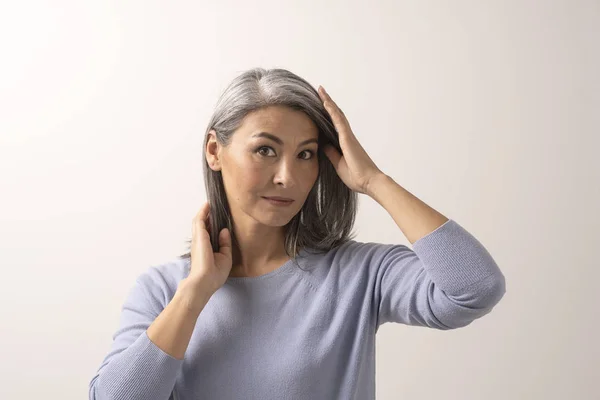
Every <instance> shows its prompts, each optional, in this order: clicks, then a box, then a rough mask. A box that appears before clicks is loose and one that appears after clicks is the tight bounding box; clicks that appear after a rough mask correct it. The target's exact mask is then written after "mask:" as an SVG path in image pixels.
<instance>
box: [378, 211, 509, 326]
mask: <svg viewBox="0 0 600 400" xmlns="http://www.w3.org/2000/svg"><path fill="white" fill-rule="evenodd" d="M370 246H371V250H372V252H370V254H369V260H370V262H372V263H374V265H376V267H377V268H376V273H377V276H376V283H375V288H374V296H375V301H376V304H378V313H377V327H379V326H380V325H382V324H384V323H386V322H396V323H402V324H407V325H416V326H427V327H431V328H436V329H442V330H447V329H455V328H460V327H464V326H466V325H469V324H470V323H471V322H473V321H474V320H475V319H477V318H480V317H482V316H484V315H486V314H488V313H489V312H490V311H491V310H492V308H493V307H494V306H495V305H496V304H497V303H498V302H499V301H500V299H501V298H502V297H503V296H504V294H505V292H506V284H505V278H504V275H503V274H502V272H501V271H500V269H499V268H498V265H497V264H496V262H495V261H494V259H493V258H492V256H491V255H490V254H489V252H488V251H487V250H486V249H485V248H484V246H483V245H482V244H481V243H480V242H479V241H478V240H477V239H476V238H475V237H473V236H472V235H471V234H470V233H469V232H468V231H466V230H465V229H464V228H463V227H462V226H460V225H459V224H458V223H457V222H456V221H454V220H449V221H447V222H446V223H444V224H443V225H442V226H440V227H439V228H437V229H436V230H435V231H433V232H431V233H430V234H428V235H427V236H425V237H423V238H421V239H420V240H418V241H417V242H415V243H414V244H413V249H414V250H411V249H409V248H408V247H407V246H404V245H382V244H373V243H371V244H370Z"/></svg>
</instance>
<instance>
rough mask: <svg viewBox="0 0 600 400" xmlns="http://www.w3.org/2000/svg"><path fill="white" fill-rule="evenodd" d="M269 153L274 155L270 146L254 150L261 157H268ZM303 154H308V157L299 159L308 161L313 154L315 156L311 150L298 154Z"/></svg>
mask: <svg viewBox="0 0 600 400" xmlns="http://www.w3.org/2000/svg"><path fill="white" fill-rule="evenodd" d="M265 150H266V151H265ZM269 151H272V152H273V153H275V151H274V150H273V148H272V147H270V146H260V147H259V148H257V149H256V152H257V153H258V154H260V155H261V156H265V157H269V156H270V155H271V154H269ZM303 153H308V154H309V156H308V157H306V156H304V157H302V156H300V158H301V159H303V160H310V159H311V158H312V157H313V156H314V154H315V153H314V151H312V150H304V151H303V152H302V153H300V154H303Z"/></svg>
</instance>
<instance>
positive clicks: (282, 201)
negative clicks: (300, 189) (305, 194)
mask: <svg viewBox="0 0 600 400" xmlns="http://www.w3.org/2000/svg"><path fill="white" fill-rule="evenodd" d="M263 199H265V200H267V201H268V202H270V203H271V204H275V205H288V204H292V203H293V202H294V200H293V199H289V198H287V197H277V196H274V197H263Z"/></svg>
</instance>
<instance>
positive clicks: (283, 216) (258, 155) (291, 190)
mask: <svg viewBox="0 0 600 400" xmlns="http://www.w3.org/2000/svg"><path fill="white" fill-rule="evenodd" d="M317 138H318V129H317V126H316V125H315V124H314V122H313V121H312V120H311V119H310V118H309V117H308V116H307V115H306V114H304V113H303V112H301V111H296V110H293V109H291V108H289V107H285V106H270V107H266V108H262V109H260V110H256V111H254V112H252V113H250V114H248V115H247V116H246V117H245V119H244V120H243V123H242V125H241V126H240V128H239V129H238V130H236V131H235V133H234V134H233V136H232V140H231V142H230V144H229V145H228V146H227V147H223V146H221V145H220V144H219V143H217V141H216V138H215V137H214V134H213V133H212V132H211V137H210V138H209V141H208V143H207V149H206V156H207V160H208V164H209V166H210V167H211V168H212V169H213V170H220V171H221V174H222V176H223V182H224V185H225V191H226V193H227V200H228V201H229V206H230V209H231V213H232V217H233V219H234V220H235V221H236V223H239V221H240V218H241V219H244V220H249V221H253V222H254V221H255V222H258V223H260V224H263V225H268V226H284V225H286V224H287V223H288V222H289V221H290V220H291V219H292V218H293V217H294V216H295V215H296V214H297V213H298V212H299V211H300V209H301V208H302V205H303V204H304V201H305V200H306V197H307V196H308V194H309V192H310V190H311V189H312V187H313V185H314V183H315V182H316V179H317V176H318V173H319V162H318V159H317V149H318V145H317ZM271 196H278V197H285V198H290V199H292V200H293V201H292V202H291V203H289V204H287V205H277V204H273V203H272V202H270V201H268V200H266V199H265V198H264V197H271ZM248 217H249V218H250V219H248Z"/></svg>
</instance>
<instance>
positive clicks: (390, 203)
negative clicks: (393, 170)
mask: <svg viewBox="0 0 600 400" xmlns="http://www.w3.org/2000/svg"><path fill="white" fill-rule="evenodd" d="M367 194H368V195H369V196H370V197H372V198H373V199H374V200H375V201H377V202H378V203H379V204H380V205H381V206H382V207H383V208H385V209H386V211H387V212H388V213H389V214H390V215H391V216H392V218H393V219H394V221H395V222H396V225H398V227H399V228H400V230H401V231H402V233H404V236H406V238H407V239H408V240H409V241H410V243H411V244H413V243H415V242H416V241H418V240H419V239H421V238H423V237H425V236H427V235H428V234H429V233H431V232H433V231H434V230H436V229H437V228H439V227H440V226H442V225H443V224H444V223H445V222H447V221H448V218H446V217H445V216H444V215H442V214H440V213H439V212H437V211H436V210H434V209H433V208H431V207H429V206H428V205H427V204H425V203H424V202H422V201H421V200H420V199H418V198H417V197H416V196H414V195H413V194H412V193H410V192H409V191H408V190H406V189H404V188H403V187H402V186H400V185H398V184H397V183H396V182H395V181H394V180H393V179H392V178H391V177H390V176H388V175H386V174H383V173H381V174H380V175H378V176H376V177H374V178H373V179H372V180H371V181H370V182H369V187H368V192H367Z"/></svg>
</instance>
